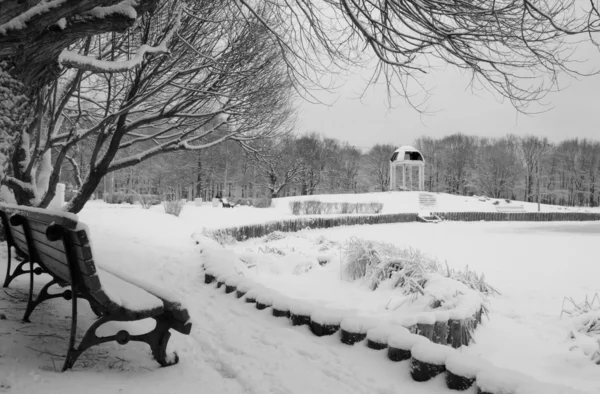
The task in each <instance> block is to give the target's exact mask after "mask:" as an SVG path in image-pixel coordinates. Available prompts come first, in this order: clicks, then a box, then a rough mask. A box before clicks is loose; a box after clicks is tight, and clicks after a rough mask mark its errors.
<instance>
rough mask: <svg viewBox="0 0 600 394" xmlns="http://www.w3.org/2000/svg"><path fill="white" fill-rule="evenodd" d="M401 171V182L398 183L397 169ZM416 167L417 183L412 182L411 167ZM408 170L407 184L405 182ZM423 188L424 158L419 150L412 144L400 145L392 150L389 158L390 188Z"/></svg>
mask: <svg viewBox="0 0 600 394" xmlns="http://www.w3.org/2000/svg"><path fill="white" fill-rule="evenodd" d="M398 168H400V170H401V171H402V184H401V185H398V181H397V171H398ZM414 168H417V169H418V183H417V185H416V187H415V185H414V184H413V169H414ZM407 172H408V184H407V179H406V178H407V176H406V175H407ZM398 189H400V190H423V189H425V159H424V158H423V155H422V154H421V152H419V151H418V150H417V148H414V147H412V146H408V145H405V146H401V147H400V148H398V149H396V150H395V151H394V154H393V155H392V158H391V159H390V190H398Z"/></svg>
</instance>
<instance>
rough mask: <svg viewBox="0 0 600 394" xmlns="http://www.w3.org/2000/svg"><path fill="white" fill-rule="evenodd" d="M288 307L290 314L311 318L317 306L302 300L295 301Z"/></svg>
mask: <svg viewBox="0 0 600 394" xmlns="http://www.w3.org/2000/svg"><path fill="white" fill-rule="evenodd" d="M288 306H289V308H290V313H292V314H294V315H297V316H310V315H311V314H312V312H313V310H315V309H316V307H315V305H313V304H309V303H306V302H303V301H300V300H293V301H291V302H289V303H288Z"/></svg>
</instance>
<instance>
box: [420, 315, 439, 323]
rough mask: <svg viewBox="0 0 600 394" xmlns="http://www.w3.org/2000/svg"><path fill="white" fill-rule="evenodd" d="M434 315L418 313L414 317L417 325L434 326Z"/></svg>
mask: <svg viewBox="0 0 600 394" xmlns="http://www.w3.org/2000/svg"><path fill="white" fill-rule="evenodd" d="M435 318H436V315H435V314H433V313H419V314H417V315H416V319H417V323H418V324H434V323H435Z"/></svg>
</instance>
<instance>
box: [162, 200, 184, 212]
mask: <svg viewBox="0 0 600 394" xmlns="http://www.w3.org/2000/svg"><path fill="white" fill-rule="evenodd" d="M163 206H164V207H165V213H168V214H169V215H174V216H179V214H180V213H181V210H182V209H183V201H181V200H173V201H165V202H163Z"/></svg>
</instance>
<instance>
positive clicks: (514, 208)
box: [496, 204, 525, 213]
mask: <svg viewBox="0 0 600 394" xmlns="http://www.w3.org/2000/svg"><path fill="white" fill-rule="evenodd" d="M496 212H504V213H513V212H525V207H524V206H523V205H512V204H510V205H497V206H496Z"/></svg>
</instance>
